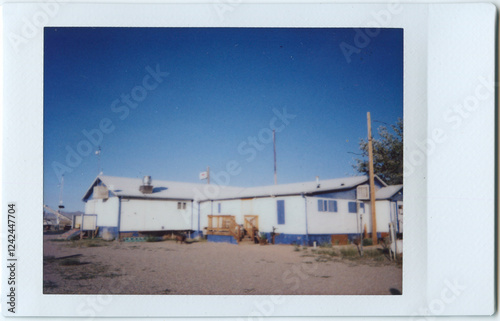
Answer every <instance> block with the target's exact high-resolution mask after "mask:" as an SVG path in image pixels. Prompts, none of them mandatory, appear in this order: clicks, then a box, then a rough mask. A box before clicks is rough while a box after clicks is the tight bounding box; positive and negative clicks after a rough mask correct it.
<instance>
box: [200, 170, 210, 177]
mask: <svg viewBox="0 0 500 321" xmlns="http://www.w3.org/2000/svg"><path fill="white" fill-rule="evenodd" d="M207 178H208V172H207V171H205V172H201V173H200V179H207Z"/></svg>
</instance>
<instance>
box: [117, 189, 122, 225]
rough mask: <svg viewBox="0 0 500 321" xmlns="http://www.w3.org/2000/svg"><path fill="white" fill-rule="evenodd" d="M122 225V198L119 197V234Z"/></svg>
mask: <svg viewBox="0 0 500 321" xmlns="http://www.w3.org/2000/svg"><path fill="white" fill-rule="evenodd" d="M121 223H122V198H121V196H119V197H118V224H117V226H118V232H120V227H121V225H122V224H121Z"/></svg>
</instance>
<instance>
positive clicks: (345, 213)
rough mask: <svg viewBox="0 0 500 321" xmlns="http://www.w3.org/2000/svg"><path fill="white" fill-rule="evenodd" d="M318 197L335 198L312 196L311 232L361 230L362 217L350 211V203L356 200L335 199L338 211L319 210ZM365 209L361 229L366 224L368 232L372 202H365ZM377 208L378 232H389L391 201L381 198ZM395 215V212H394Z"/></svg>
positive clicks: (370, 229) (349, 231)
mask: <svg viewBox="0 0 500 321" xmlns="http://www.w3.org/2000/svg"><path fill="white" fill-rule="evenodd" d="M318 199H320V200H333V199H328V198H316V197H310V198H308V201H307V215H308V223H309V224H308V225H309V234H351V233H359V232H360V228H359V226H360V217H359V215H356V214H355V213H349V208H348V206H349V205H348V203H349V202H354V200H344V199H335V201H336V202H337V212H323V211H318ZM364 204H365V205H364V206H365V210H364V213H363V209H362V208H360V213H361V214H362V225H363V226H361V231H363V229H364V226H365V225H366V229H367V232H368V233H371V231H372V216H371V211H370V208H371V207H370V202H369V201H367V202H364ZM376 209H377V232H379V233H380V232H384V233H387V232H389V222H390V221H391V212H390V202H389V201H386V200H379V201H377V202H376ZM393 215H394V212H393Z"/></svg>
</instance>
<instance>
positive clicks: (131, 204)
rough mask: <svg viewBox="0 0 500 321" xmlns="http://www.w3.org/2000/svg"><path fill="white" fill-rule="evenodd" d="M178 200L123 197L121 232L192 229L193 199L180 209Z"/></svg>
mask: <svg viewBox="0 0 500 321" xmlns="http://www.w3.org/2000/svg"><path fill="white" fill-rule="evenodd" d="M178 202H179V201H177V200H138V199H122V203H121V222H120V232H125V231H127V232H129V231H162V230H190V229H191V226H192V223H194V221H192V220H194V213H193V215H191V214H192V212H191V206H192V202H191V201H180V202H181V203H184V202H185V203H186V208H185V209H183V208H181V209H178V208H177V207H178V204H177V203H178Z"/></svg>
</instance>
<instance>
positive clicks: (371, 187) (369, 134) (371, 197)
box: [366, 112, 378, 245]
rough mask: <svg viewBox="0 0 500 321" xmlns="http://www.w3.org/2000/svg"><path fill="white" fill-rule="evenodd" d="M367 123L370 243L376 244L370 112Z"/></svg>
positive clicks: (367, 115)
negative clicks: (370, 219)
mask: <svg viewBox="0 0 500 321" xmlns="http://www.w3.org/2000/svg"><path fill="white" fill-rule="evenodd" d="M366 118H367V121H368V165H369V166H368V167H369V174H370V204H371V212H372V241H373V244H374V245H375V244H377V241H378V239H377V215H376V211H375V174H374V173H373V144H372V122H371V118H370V112H368V113H367V114H366Z"/></svg>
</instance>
